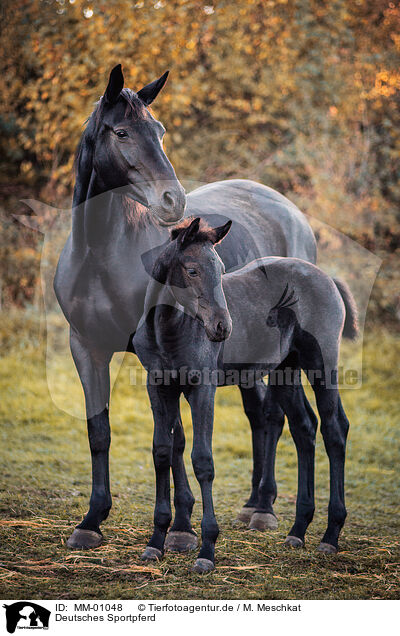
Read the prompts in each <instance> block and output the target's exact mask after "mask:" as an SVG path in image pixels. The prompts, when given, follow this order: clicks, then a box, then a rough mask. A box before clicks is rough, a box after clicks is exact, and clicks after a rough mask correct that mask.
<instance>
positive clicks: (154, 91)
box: [137, 71, 169, 106]
mask: <svg viewBox="0 0 400 636" xmlns="http://www.w3.org/2000/svg"><path fill="white" fill-rule="evenodd" d="M168 73H169V71H165V73H164V75H161V77H159V78H158V79H156V80H154V82H151V83H150V84H147V86H144V87H143V88H141V89H140V91H138V93H137V96H138V97H139V99H141V100H142V102H143V104H144V105H145V106H149V105H150V104H151V102H154V100H155V98H156V97H157V95H158V93H159V92H160V90H161V89H162V87H163V86H164V84H165V82H166V81H167V77H168Z"/></svg>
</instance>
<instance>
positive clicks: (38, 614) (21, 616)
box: [3, 601, 51, 634]
mask: <svg viewBox="0 0 400 636" xmlns="http://www.w3.org/2000/svg"><path fill="white" fill-rule="evenodd" d="M3 607H5V610H6V621H7V631H8V633H9V634H13V633H14V632H15V630H16V629H17V628H18V629H48V628H49V618H50V613H51V612H50V610H48V609H46V608H45V607H42V606H41V605H38V604H37V603H32V602H30V601H18V602H17V603H12V604H11V605H3Z"/></svg>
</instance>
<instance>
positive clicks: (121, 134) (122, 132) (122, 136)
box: [115, 130, 128, 139]
mask: <svg viewBox="0 0 400 636" xmlns="http://www.w3.org/2000/svg"><path fill="white" fill-rule="evenodd" d="M115 134H116V135H117V137H118V139H125V138H126V137H127V136H128V133H127V132H126V130H116V131H115Z"/></svg>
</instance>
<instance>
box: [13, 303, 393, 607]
mask: <svg viewBox="0 0 400 636" xmlns="http://www.w3.org/2000/svg"><path fill="white" fill-rule="evenodd" d="M2 330H3V331H2V333H1V334H0V336H1V337H2V338H3V345H4V347H3V348H4V351H5V353H4V355H3V357H2V360H1V367H0V387H1V396H2V397H1V401H0V421H1V468H0V470H1V502H0V533H1V544H0V598H3V599H10V598H13V599H19V598H32V599H33V598H38V599H46V598H48V599H50V598H71V599H73V598H83V599H90V598H94V599H96V598H98V599H101V598H109V599H129V598H133V599H145V598H158V599H160V598H164V599H182V598H184V599H212V598H215V599H225V598H232V599H234V598H243V599H253V598H257V599H264V598H268V599H282V598H284V599H329V598H337V599H395V598H399V596H400V581H399V575H400V534H399V530H400V519H399V510H400V505H399V490H400V489H399V468H398V466H399V449H400V443H399V442H400V426H399V424H400V422H399V406H398V401H399V393H400V391H399V388H400V386H399V385H400V382H399V374H398V360H399V356H400V338H399V337H398V336H395V335H393V334H389V333H388V332H385V331H384V330H383V329H380V330H379V331H378V330H375V331H370V332H369V333H368V334H367V337H366V338H365V340H364V383H363V386H362V388H361V389H358V390H347V391H343V392H342V399H343V403H344V406H345V409H346V411H347V414H348V417H349V420H350V424H351V427H350V435H349V442H348V451H347V457H348V459H347V470H346V494H347V508H348V518H347V522H346V525H345V528H344V530H343V533H342V535H341V542H340V546H341V551H340V552H339V553H338V554H337V555H334V556H326V555H323V554H319V553H317V552H316V551H315V548H316V546H317V544H318V542H319V540H320V538H321V536H322V534H323V531H324V528H325V525H326V520H327V504H328V462H327V458H326V455H325V451H324V449H323V443H322V438H321V435H320V434H319V433H318V438H317V469H316V501H317V510H316V514H315V518H314V522H313V523H312V525H311V527H310V530H309V532H308V535H307V544H306V548H305V549H303V550H299V551H294V550H286V549H285V548H284V547H283V540H284V538H285V534H286V533H287V531H288V530H289V528H290V526H291V523H292V521H293V517H294V509H295V498H296V480H297V470H296V455H295V451H294V445H293V443H292V440H291V438H290V435H289V433H288V430H287V427H285V431H284V434H283V437H282V439H281V442H280V444H279V450H278V458H277V481H278V489H279V496H278V500H277V503H276V512H277V514H278V517H279V521H280V525H279V530H278V531H276V532H270V533H264V534H259V533H255V532H252V531H249V530H245V529H241V528H238V527H237V526H235V525H234V523H233V520H234V518H235V515H236V512H237V510H238V509H240V507H241V505H242V503H243V502H244V500H245V498H246V497H247V495H248V491H249V484H250V478H251V454H250V432H249V427H248V424H247V420H246V418H245V416H244V413H243V410H242V406H241V401H240V396H239V392H238V390H237V389H235V388H229V389H221V390H219V392H218V397H217V407H216V421H215V434H214V456H215V464H216V479H215V488H214V491H215V505H216V511H217V517H218V521H219V523H220V528H221V535H220V538H219V540H218V543H217V550H216V559H217V568H216V570H215V571H214V572H213V573H211V574H208V575H206V576H204V577H200V576H198V575H195V574H192V573H191V572H190V568H191V565H192V564H193V562H194V559H195V554H189V555H173V554H168V555H167V556H166V557H165V558H164V560H163V561H162V562H160V563H158V564H156V565H154V566H148V565H143V564H142V563H141V561H140V558H139V557H140V554H141V552H142V550H143V548H144V546H145V544H146V541H147V539H148V537H149V533H150V529H151V524H152V514H153V499H154V476H153V466H152V457H151V452H150V449H151V437H152V420H151V414H150V409H149V405H148V400H147V395H146V391H145V389H143V388H141V387H133V386H131V385H130V382H129V378H130V377H131V376H130V373H131V370H132V366H134V365H135V364H136V362H135V358H134V357H133V356H129V357H128V356H127V357H126V359H125V361H124V363H123V365H122V367H121V369H120V372H119V375H118V380H117V383H116V385H115V387H114V391H113V396H112V405H111V422H112V431H113V436H112V447H111V479H112V492H113V498H114V499H113V508H112V511H111V514H110V516H109V518H108V520H107V521H106V522H105V523H104V524H103V532H104V535H105V543H104V544H103V545H102V546H101V547H99V548H98V549H96V550H94V551H93V552H90V553H88V552H69V551H68V550H67V549H66V548H65V542H66V539H67V538H68V536H69V534H70V533H71V531H72V529H73V527H74V525H75V524H76V523H77V522H78V521H79V520H80V519H81V518H82V515H83V514H84V513H85V511H86V507H87V502H88V497H89V487H90V461H89V450H88V442H87V435H86V430H85V424H84V423H83V422H82V421H79V420H77V419H74V418H73V417H71V416H68V415H67V414H65V413H64V412H62V411H60V410H58V409H57V408H56V407H55V406H54V404H53V402H52V401H51V399H50V395H49V392H48V388H47V382H46V375H45V358H44V344H43V338H42V339H40V338H38V331H37V326H36V323H35V320H33V319H32V318H30V317H29V315H27V314H24V315H22V314H21V315H20V314H17V313H14V314H13V315H11V316H10V317H8V318H7V317H6V319H5V321H4V323H3V327H2ZM346 347H347V353H348V355H350V356H351V349H350V347H349V345H346V344H345V353H346ZM68 368H69V367H68ZM68 373H69V372H67V371H65V376H63V375H62V370H61V371H60V378H61V379H62V382H63V386H64V387H65V395H66V398H68V396H69V395H70V396H71V398H70V399H71V401H73V400H75V399H78V398H77V396H78V394H79V391H80V389H79V386H78V385H77V383H76V381H75V378H74V377H72V376H71V377H69V376H68ZM183 414H184V423H185V424H186V432H187V438H188V444H187V450H186V459H187V466H188V471H189V475H190V479H191V484H192V487H193V491H194V494H195V496H196V501H197V502H199V500H200V497H199V489H198V486H197V482H196V480H195V479H194V477H193V472H192V469H191V466H190V444H191V427H190V420H189V417H188V410H187V408H186V406H184V407H183ZM200 515H201V505H200V504H199V503H197V504H196V506H195V510H194V515H193V516H194V524H195V528H196V529H197V530H199V527H200Z"/></svg>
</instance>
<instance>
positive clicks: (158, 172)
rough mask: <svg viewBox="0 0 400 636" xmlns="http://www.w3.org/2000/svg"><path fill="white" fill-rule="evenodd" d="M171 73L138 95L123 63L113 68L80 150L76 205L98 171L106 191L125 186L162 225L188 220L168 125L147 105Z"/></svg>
mask: <svg viewBox="0 0 400 636" xmlns="http://www.w3.org/2000/svg"><path fill="white" fill-rule="evenodd" d="M167 76H168V72H166V73H164V75H162V76H161V77H160V78H159V79H157V80H155V81H154V82H151V83H150V84H148V85H147V86H145V87H144V88H142V89H141V90H139V91H138V92H137V93H135V92H134V91H133V90H131V89H129V88H124V76H123V74H122V70H121V65H120V64H118V66H116V67H115V68H113V70H112V71H111V74H110V79H109V82H108V85H107V88H106V90H105V93H104V95H103V97H102V98H101V99H100V101H99V102H98V104H97V106H96V108H95V110H94V111H93V113H92V115H91V117H90V119H89V122H88V125H87V127H86V130H85V132H84V134H83V136H82V139H81V143H80V145H79V148H78V154H77V189H76V191H77V201H76V202H75V205H78V204H80V203H82V201H83V200H85V199H86V197H87V189H88V186H89V182H90V179H91V176H92V172H93V170H94V171H95V174H96V179H97V181H98V188H99V189H100V190H101V191H104V192H105V191H109V190H113V189H116V188H123V192H124V193H126V195H127V196H129V197H131V198H132V199H134V200H135V201H136V202H138V203H140V204H142V206H146V207H147V208H149V211H150V214H151V213H152V214H153V217H154V218H156V219H157V220H158V221H159V222H160V224H162V225H171V224H175V223H176V222H177V221H178V220H179V219H181V218H182V216H183V212H184V209H185V203H186V198H185V193H184V190H183V187H182V185H181V184H180V182H179V181H178V179H177V177H176V174H175V172H174V169H173V167H172V165H171V163H170V162H169V160H168V157H167V156H166V154H165V152H164V150H163V145H162V139H163V136H164V133H165V128H164V126H163V125H162V124H161V123H160V122H159V121H157V120H156V119H155V118H154V117H153V115H152V114H151V112H150V111H149V110H148V108H147V107H148V106H149V105H150V104H151V103H152V102H153V101H154V100H155V98H156V97H157V95H158V93H159V92H160V90H161V89H162V87H163V86H164V84H165V82H166V80H167ZM147 214H149V212H147Z"/></svg>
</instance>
